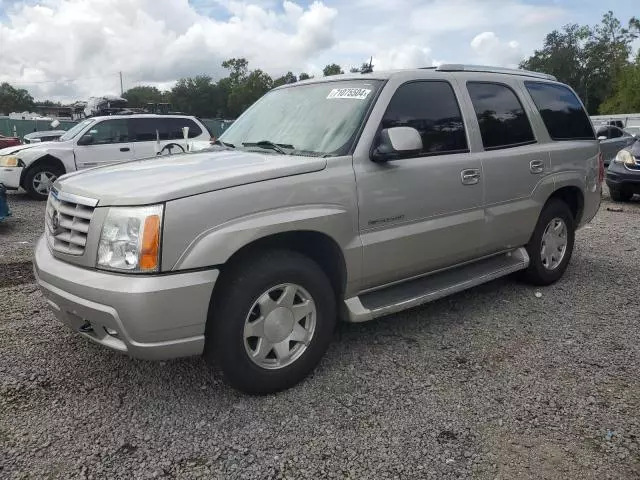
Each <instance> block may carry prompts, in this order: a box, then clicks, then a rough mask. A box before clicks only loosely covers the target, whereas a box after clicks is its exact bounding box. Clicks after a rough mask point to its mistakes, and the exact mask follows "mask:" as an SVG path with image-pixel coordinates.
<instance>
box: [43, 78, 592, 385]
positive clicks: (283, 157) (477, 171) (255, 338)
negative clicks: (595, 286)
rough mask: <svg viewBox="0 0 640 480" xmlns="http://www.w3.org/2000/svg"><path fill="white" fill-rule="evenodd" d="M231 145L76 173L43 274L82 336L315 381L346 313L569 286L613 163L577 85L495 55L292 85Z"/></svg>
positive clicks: (262, 374) (241, 370)
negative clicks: (498, 290) (311, 376)
mask: <svg viewBox="0 0 640 480" xmlns="http://www.w3.org/2000/svg"><path fill="white" fill-rule="evenodd" d="M133 130H134V132H135V131H136V129H135V128H134V129H133ZM217 144H218V145H217V146H215V145H214V146H212V147H211V148H209V149H208V150H207V151H203V152H194V153H188V154H185V155H175V156H173V157H171V158H168V157H165V158H159V159H149V160H141V161H136V162H128V163H125V164H121V165H111V166H106V167H103V168H95V169H91V170H89V171H86V172H76V173H71V174H69V175H66V176H65V177H63V178H61V179H59V180H58V181H57V182H56V183H55V185H54V188H53V189H52V190H51V194H50V196H49V200H48V203H47V208H46V214H45V223H46V226H45V232H44V235H43V236H42V237H41V239H40V240H39V241H38V244H37V246H36V249H35V255H34V267H35V268H34V270H35V274H36V279H37V282H38V284H39V285H40V287H41V289H42V291H43V293H44V295H45V297H46V298H47V302H48V304H49V305H50V306H51V307H52V309H53V311H54V312H55V315H56V316H57V317H58V319H59V320H60V321H62V322H63V323H64V324H66V325H67V326H69V327H70V328H71V329H73V330H74V331H76V332H77V333H78V334H80V335H83V336H84V337H86V338H87V339H90V340H91V341H93V342H96V343H98V344H100V345H103V346H105V347H108V348H112V349H114V350H116V351H120V352H124V353H128V354H129V355H132V356H135V357H142V358H148V359H163V358H172V357H180V356H188V355H199V354H202V353H204V355H205V358H206V359H207V361H209V362H211V363H212V364H214V365H217V366H218V367H219V368H220V369H221V371H222V372H223V374H224V378H225V379H226V380H227V381H228V382H229V383H231V384H232V385H234V386H235V387H237V388H239V389H241V390H243V391H246V392H250V393H267V392H273V391H277V390H281V389H284V388H288V387H290V386H292V385H294V384H295V383H297V382H298V381H300V380H301V379H302V378H304V377H305V376H306V375H307V374H308V373H309V372H310V371H311V370H312V369H313V368H314V367H315V366H316V365H317V363H318V362H319V361H320V359H321V357H322V355H323V354H324V352H325V351H326V349H327V347H328V345H329V342H330V341H331V338H332V335H333V332H334V327H335V325H336V320H337V318H338V317H340V318H342V319H344V320H346V321H350V322H364V321H368V320H371V319H374V318H377V317H380V316H383V315H387V314H391V313H394V312H398V311H400V310H403V309H406V308H410V307H413V306H417V305H420V304H423V303H425V302H429V301H432V300H435V299H437V298H441V297H444V296H446V295H449V294H452V293H454V292H459V291H461V290H464V289H466V288H470V287H472V286H475V285H479V284H481V283H483V282H487V281H489V280H492V279H495V278H498V277H501V276H505V275H509V274H511V273H514V272H521V273H522V275H523V277H524V278H525V279H526V280H528V281H529V282H531V283H533V284H536V285H550V284H552V283H554V282H555V281H557V280H558V279H559V278H560V277H561V276H562V275H563V274H564V272H565V269H566V268H567V265H568V264H569V261H570V258H571V254H572V251H573V247H574V234H575V231H576V229H578V228H580V227H581V226H583V225H585V224H586V223H587V222H589V221H590V220H591V219H592V218H593V217H594V215H595V214H596V212H597V211H598V208H599V206H600V196H601V182H602V180H603V175H604V169H603V165H602V157H601V155H600V152H599V145H598V142H597V140H596V138H595V135H594V129H593V126H592V124H591V122H590V121H589V118H588V117H587V114H586V111H585V109H584V106H583V105H582V103H581V102H580V100H579V99H578V97H577V96H576V94H575V92H574V91H573V90H571V88H569V87H567V86H566V85H564V84H562V83H559V82H557V81H556V80H555V78H554V77H551V76H549V75H544V74H537V73H533V72H526V71H523V70H508V69H499V68H497V69H492V68H487V67H474V66H462V65H441V66H439V67H438V68H429V69H415V70H404V71H393V72H374V73H366V74H351V75H337V76H332V77H323V78H321V79H317V80H311V81H305V82H300V83H295V84H288V85H283V86H281V87H278V88H276V89H273V90H271V91H270V92H268V93H267V94H266V95H265V96H263V97H262V98H261V99H260V100H259V101H258V102H257V103H256V104H254V105H253V106H252V107H251V108H249V109H248V110H246V111H245V113H244V114H243V115H242V116H241V117H240V118H239V119H238V120H236V121H235V122H234V123H233V125H231V126H230V127H229V128H228V129H227V130H226V131H225V132H224V133H223V134H222V135H221V136H220V138H219V140H218V142H217ZM523 314H525V315H526V312H523Z"/></svg>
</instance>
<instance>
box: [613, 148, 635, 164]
mask: <svg viewBox="0 0 640 480" xmlns="http://www.w3.org/2000/svg"><path fill="white" fill-rule="evenodd" d="M613 161H614V162H616V163H623V164H625V165H628V166H630V167H633V166H634V165H635V161H634V160H633V155H631V152H630V151H629V150H620V151H619V152H618V154H617V155H616V158H615V159H614V160H613Z"/></svg>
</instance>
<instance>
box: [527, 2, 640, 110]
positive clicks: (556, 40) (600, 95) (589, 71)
mask: <svg viewBox="0 0 640 480" xmlns="http://www.w3.org/2000/svg"><path fill="white" fill-rule="evenodd" d="M639 34H640V22H639V21H638V20H637V19H636V18H632V19H631V20H630V21H629V23H628V26H627V27H626V28H624V27H623V26H622V23H621V22H620V21H619V20H618V19H617V18H616V17H615V16H614V15H613V12H607V13H606V14H605V15H604V16H603V17H602V21H601V23H600V24H598V25H596V26H595V27H593V28H591V27H588V26H580V25H577V24H571V25H566V26H564V27H563V28H562V30H554V31H553V32H551V33H549V34H548V35H547V36H546V38H545V41H544V45H543V48H542V49H540V50H536V51H535V52H534V54H533V55H532V56H531V57H529V58H528V59H526V60H525V61H523V62H522V63H521V64H520V66H521V68H525V69H528V70H535V71H541V72H545V73H550V74H552V75H554V76H555V77H556V78H558V80H560V81H561V82H564V83H567V84H568V85H570V86H572V87H573V88H574V89H575V90H576V92H577V93H578V95H579V96H580V97H581V98H582V100H583V101H584V103H585V106H586V107H587V110H588V111H589V113H591V114H594V113H597V112H598V111H599V108H600V105H601V104H602V102H603V101H604V100H605V99H607V98H609V97H612V96H613V95H614V90H615V88H616V85H617V84H618V81H617V80H618V76H619V75H620V73H621V72H622V71H623V70H624V69H625V67H626V65H628V58H629V55H630V53H631V45H632V42H633V40H634V38H637V37H638V35H639Z"/></svg>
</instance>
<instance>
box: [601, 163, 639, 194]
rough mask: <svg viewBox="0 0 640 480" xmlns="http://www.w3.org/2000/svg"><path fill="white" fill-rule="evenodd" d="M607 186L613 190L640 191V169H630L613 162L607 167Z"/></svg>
mask: <svg viewBox="0 0 640 480" xmlns="http://www.w3.org/2000/svg"><path fill="white" fill-rule="evenodd" d="M607 186H608V187H609V188H610V189H614V190H625V191H629V192H633V193H640V170H631V169H629V168H627V167H625V166H624V165H621V164H619V163H615V162H613V163H611V165H609V168H608V169H607Z"/></svg>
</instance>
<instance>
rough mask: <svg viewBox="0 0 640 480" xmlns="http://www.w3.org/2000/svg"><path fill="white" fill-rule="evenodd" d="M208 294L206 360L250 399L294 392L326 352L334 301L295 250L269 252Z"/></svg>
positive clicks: (247, 261) (317, 274) (316, 272)
mask: <svg viewBox="0 0 640 480" xmlns="http://www.w3.org/2000/svg"><path fill="white" fill-rule="evenodd" d="M221 286H222V290H221V291H219V292H216V293H214V297H213V302H212V309H211V310H212V315H211V316H210V318H209V321H208V324H207V333H206V344H205V358H206V360H207V362H208V363H210V364H213V365H215V366H216V367H219V369H220V370H221V371H222V374H223V376H224V379H225V380H226V381H227V383H229V384H230V385H231V386H233V387H235V388H237V389H239V390H241V391H244V392H246V393H251V394H265V393H272V392H277V391H279V390H283V389H286V388H289V387H292V386H294V385H295V384H297V383H298V382H299V381H300V380H302V379H303V378H304V377H305V376H307V375H308V374H309V372H311V370H313V369H314V368H315V367H316V365H317V364H318V363H319V361H320V359H321V358H322V356H323V355H324V353H325V351H326V350H327V348H328V346H329V342H330V341H331V337H332V335H333V330H334V327H335V324H336V298H335V293H334V291H333V288H332V287H331V284H330V282H329V279H328V278H327V276H326V275H325V273H324V272H323V271H322V269H321V268H320V267H319V266H318V265H317V264H316V263H315V262H314V261H313V260H311V259H309V258H307V257H305V256H304V255H301V254H299V253H297V252H294V251H285V250H278V251H267V252H259V253H258V254H257V255H252V256H250V257H248V258H246V259H244V261H242V262H241V263H240V264H238V265H236V266H234V267H232V271H231V272H230V273H229V276H228V277H227V278H226V279H225V281H224V282H223V283H222V285H221Z"/></svg>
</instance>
